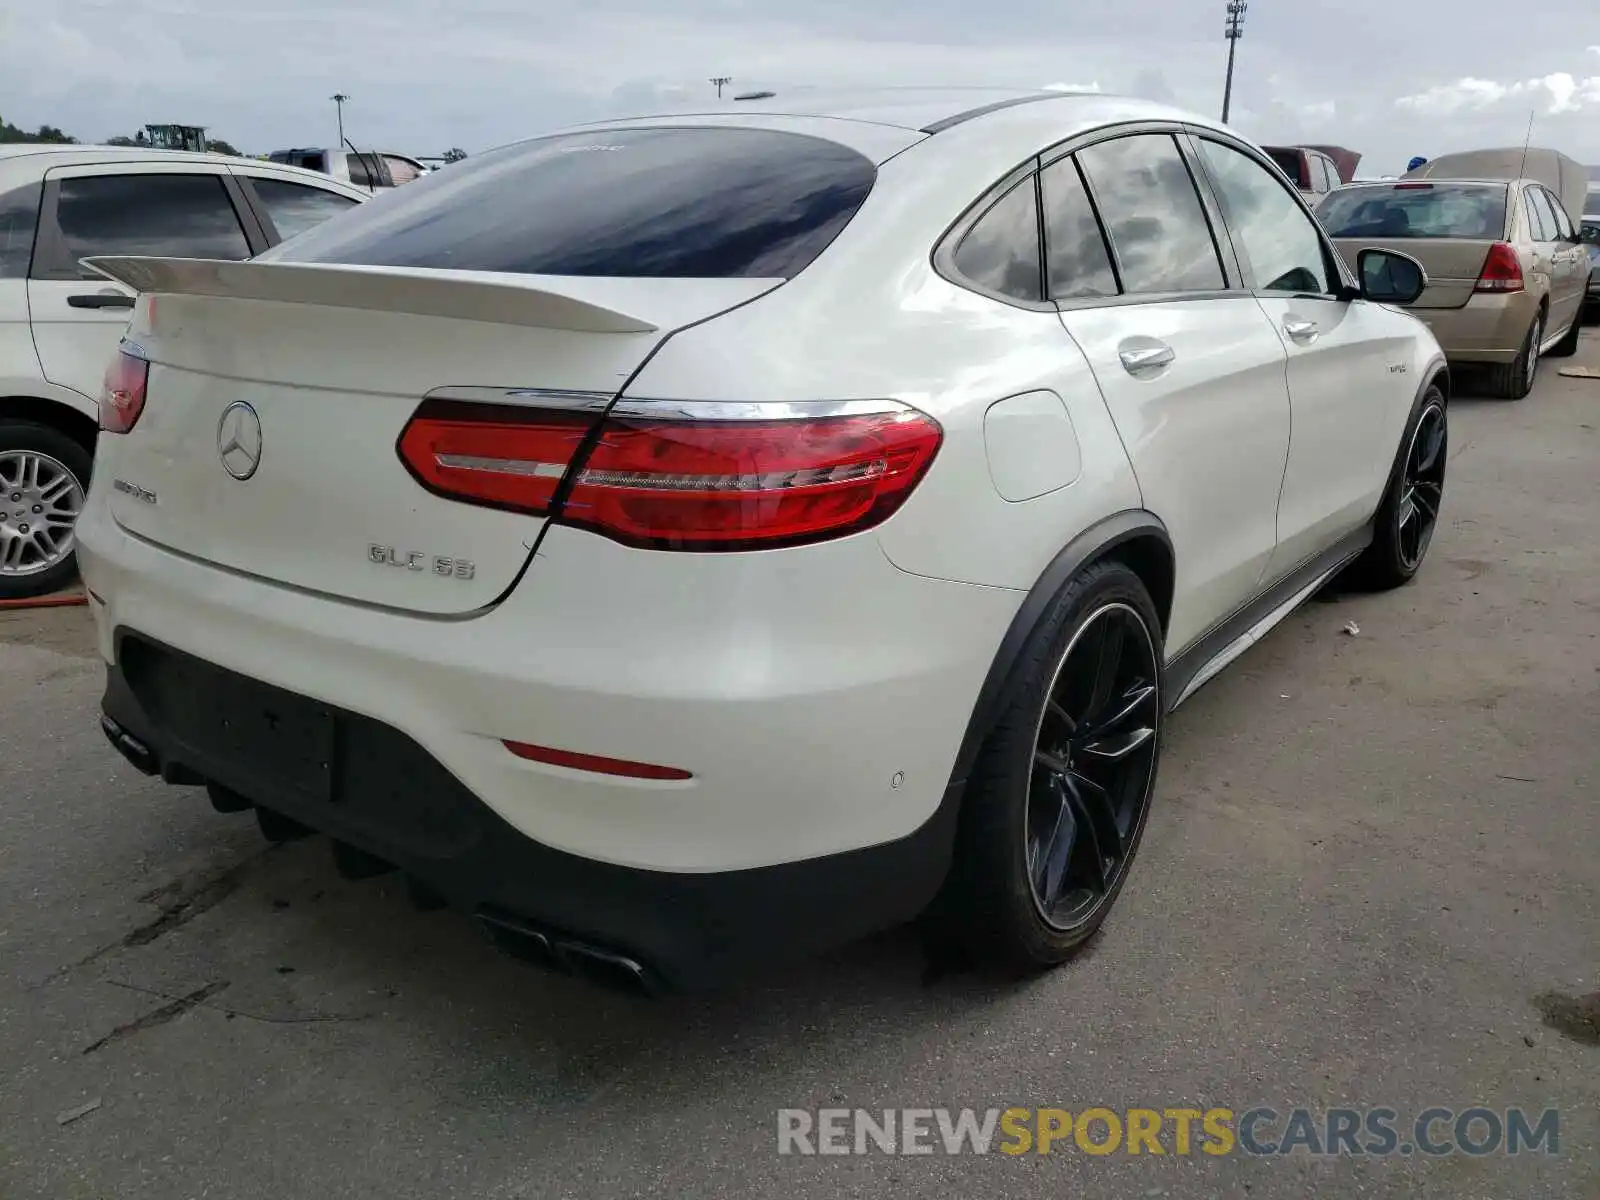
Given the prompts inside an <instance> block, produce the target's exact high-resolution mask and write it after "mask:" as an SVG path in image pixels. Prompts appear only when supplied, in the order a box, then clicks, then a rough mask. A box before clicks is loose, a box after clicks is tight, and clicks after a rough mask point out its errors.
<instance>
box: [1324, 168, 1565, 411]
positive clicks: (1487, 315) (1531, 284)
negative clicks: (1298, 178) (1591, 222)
mask: <svg viewBox="0 0 1600 1200" xmlns="http://www.w3.org/2000/svg"><path fill="white" fill-rule="evenodd" d="M1490 153H1498V152H1490ZM1451 157H1452V158H1461V159H1469V160H1470V159H1475V158H1480V156H1478V155H1460V156H1451ZM1558 157H1561V158H1564V157H1565V156H1558ZM1438 162H1439V160H1435V163H1438ZM1435 163H1430V164H1428V166H1429V167H1434V166H1435ZM1441 165H1443V164H1441ZM1464 165H1474V164H1471V163H1468V164H1464ZM1476 165H1479V166H1488V167H1491V168H1492V167H1493V165H1494V163H1493V162H1492V161H1491V162H1479V163H1478V164H1476ZM1514 165H1522V160H1520V159H1519V160H1518V163H1517V164H1514ZM1424 170H1426V168H1424ZM1451 174H1452V175H1453V174H1454V172H1453V171H1452V172H1451ZM1485 176H1487V177H1485ZM1563 182H1564V180H1562V179H1561V178H1560V177H1559V176H1558V177H1557V186H1558V187H1559V186H1560V185H1561V184H1562V183H1563ZM1563 190H1566V189H1563ZM1580 196H1581V193H1580ZM1581 203H1582V201H1581V198H1580V200H1579V204H1580V207H1581ZM1569 211H1570V210H1569V208H1568V206H1567V205H1566V204H1565V203H1564V202H1563V200H1562V198H1561V196H1560V195H1559V194H1558V192H1557V191H1556V190H1553V189H1552V187H1550V186H1548V185H1547V183H1546V182H1544V181H1541V180H1540V179H1534V178H1517V179H1510V180H1507V179H1495V178H1494V177H1493V175H1492V173H1491V172H1490V171H1485V172H1484V173H1483V174H1482V175H1479V176H1478V177H1477V178H1451V177H1444V178H1440V177H1439V175H1438V174H1437V173H1436V174H1433V175H1429V176H1426V177H1421V178H1418V177H1407V178H1404V179H1400V180H1386V181H1384V182H1381V183H1360V184H1353V185H1351V186H1348V187H1343V188H1340V189H1339V190H1337V191H1335V192H1330V193H1329V194H1328V195H1327V196H1326V197H1324V199H1323V201H1322V203H1321V204H1320V205H1319V206H1318V208H1317V217H1318V219H1319V220H1321V222H1322V224H1323V227H1324V228H1325V229H1326V230H1327V231H1328V234H1329V236H1330V237H1331V238H1333V241H1334V245H1336V246H1337V247H1338V248H1339V252H1340V253H1341V254H1342V255H1343V256H1344V258H1345V260H1346V261H1347V262H1349V263H1350V265H1351V267H1352V269H1353V268H1354V267H1355V264H1356V259H1357V255H1359V253H1360V252H1361V251H1362V250H1364V249H1366V248H1367V247H1369V246H1372V247H1379V248H1382V249H1392V250H1399V251H1401V252H1402V253H1405V254H1409V255H1411V256H1412V257H1414V258H1416V259H1417V260H1418V261H1419V262H1421V263H1422V265H1423V268H1424V269H1425V270H1426V271H1427V273H1428V287H1427V289H1426V290H1425V291H1424V292H1423V293H1422V295H1421V296H1419V297H1418V298H1417V300H1416V301H1415V302H1414V303H1413V304H1411V305H1410V306H1409V308H1410V311H1411V312H1412V314H1413V315H1414V316H1417V317H1419V318H1421V319H1422V320H1423V321H1425V322H1426V323H1427V324H1428V326H1429V327H1430V328H1431V329H1432V330H1433V333H1434V336H1435V337H1436V338H1438V340H1439V344H1440V346H1441V347H1442V348H1443V349H1444V352H1445V355H1446V357H1447V358H1448V359H1449V360H1450V362H1451V363H1452V364H1461V365H1466V364H1477V365H1483V366H1486V367H1487V368H1488V375H1489V386H1490V389H1491V390H1492V391H1493V393H1494V394H1495V395H1497V396H1502V397H1505V398H1506V399H1509V400H1520V399H1521V398H1522V397H1524V396H1526V395H1527V394H1528V392H1529V391H1530V390H1531V389H1532V387H1533V380H1534V375H1535V372H1536V371H1537V369H1538V365H1539V358H1540V356H1541V355H1542V354H1546V353H1548V354H1550V355H1552V356H1561V355H1568V354H1571V353H1573V352H1574V351H1575V350H1576V349H1577V345H1578V333H1579V326H1580V325H1581V323H1582V309H1583V299H1584V291H1585V288H1586V286H1587V284H1588V279H1589V257H1588V252H1587V250H1586V249H1585V247H1584V246H1583V244H1582V242H1581V239H1580V237H1579V234H1578V230H1577V222H1576V221H1575V220H1574V219H1573V218H1572V217H1571V216H1570V215H1569Z"/></svg>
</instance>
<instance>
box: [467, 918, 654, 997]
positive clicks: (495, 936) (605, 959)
mask: <svg viewBox="0 0 1600 1200" xmlns="http://www.w3.org/2000/svg"><path fill="white" fill-rule="evenodd" d="M477 922H478V927H479V928H480V929H482V930H483V931H484V933H486V934H487V935H488V938H489V941H490V942H492V943H493V944H494V945H495V946H496V947H498V948H499V949H501V950H503V951H505V952H506V953H507V954H509V955H511V956H512V957H513V958H517V959H520V960H522V961H523V962H528V963H532V964H533V965H535V966H538V967H543V968H544V969H546V970H550V971H555V972H557V973H559V974H562V975H569V976H572V977H574V978H577V979H582V980H584V981H585V982H586V983H591V984H594V985H595V986H597V987H602V988H605V989H607V990H609V991H615V992H624V993H626V994H628V995H631V996H645V997H655V996H659V995H660V994H661V993H662V992H663V991H664V989H663V988H662V987H661V985H660V982H659V981H658V980H657V978H656V976H655V974H654V973H653V972H652V971H650V970H649V969H648V968H646V967H645V966H644V964H643V963H641V962H639V961H638V960H637V959H635V958H633V957H631V956H629V955H627V954H623V953H621V952H619V951H616V950H608V949H606V948H605V947H604V946H597V945H595V944H594V943H592V942H584V941H579V940H577V939H575V938H571V937H567V936H566V935H564V934H558V933H553V932H549V931H546V930H543V929H539V928H536V927H535V926H533V925H532V924H530V923H528V922H527V921H524V920H523V919H521V918H520V917H515V916H512V915H511V914H509V913H504V912H499V911H495V910H480V911H479V912H478V913H477Z"/></svg>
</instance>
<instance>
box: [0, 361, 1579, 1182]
mask: <svg viewBox="0 0 1600 1200" xmlns="http://www.w3.org/2000/svg"><path fill="white" fill-rule="evenodd" d="M1597 333H1600V331H1594V330H1591V331H1590V333H1589V334H1588V336H1587V337H1586V339H1585V343H1584V349H1583V351H1582V353H1581V354H1580V357H1579V358H1578V359H1576V360H1571V361H1573V362H1577V363H1587V364H1588V365H1590V366H1594V367H1600V336H1596V335H1597ZM1562 365H1563V364H1562V363H1558V362H1555V361H1551V362H1547V363H1546V364H1545V365H1544V367H1543V368H1542V374H1541V378H1540V381H1539V384H1538V388H1537V390H1536V392H1535V393H1534V394H1533V395H1532V396H1531V397H1529V398H1528V399H1527V400H1525V401H1522V402H1520V403H1505V402H1500V401H1490V400H1477V399H1471V398H1464V399H1462V400H1461V401H1460V402H1458V403H1457V404H1456V405H1455V407H1454V410H1453V413H1452V446H1451V460H1452V461H1451V465H1450V476H1449V480H1448V483H1447V488H1446V500H1445V525H1444V527H1442V528H1441V530H1440V532H1439V535H1438V537H1437V538H1436V540H1435V542H1434V546H1433V549H1432V552H1431V554H1430V557H1429V559H1428V562H1427V564H1426V565H1425V567H1424V569H1423V572H1422V575H1421V576H1420V578H1419V579H1418V580H1417V581H1416V582H1415V583H1414V584H1413V585H1412V586H1411V587H1409V588H1407V589H1405V590H1403V591H1402V592H1399V593H1396V594H1391V595H1388V596H1379V597H1349V598H1339V599H1334V600H1332V601H1324V602H1318V603H1314V604H1311V605H1309V606H1307V607H1306V608H1305V609H1303V610H1302V611H1301V612H1300V613H1298V614H1297V615H1296V616H1295V617H1293V618H1291V619H1290V620H1289V621H1288V622H1286V623H1285V624H1284V625H1283V626H1281V627H1280V628H1279V629H1278V630H1277V631H1276V632H1275V633H1274V634H1273V635H1272V636H1271V637H1270V638H1268V639H1267V640H1266V642H1265V643H1263V644H1262V645H1261V646H1259V647H1257V648H1255V649H1253V650H1252V651H1251V652H1250V653H1249V654H1248V655H1247V656H1246V657H1245V658H1244V659H1243V660H1241V661H1240V662H1239V663H1238V664H1236V665H1235V666H1234V667H1233V668H1232V669H1231V670H1229V671H1228V672H1227V673H1225V674H1224V675H1223V676H1222V677H1221V678H1220V679H1219V680H1217V681H1216V682H1215V683H1213V684H1211V685H1210V686H1208V687H1207V688H1206V689H1205V690H1204V691H1203V692H1201V693H1200V694H1199V695H1198V696H1197V697H1196V698H1195V699H1194V700H1193V701H1191V702H1190V704H1188V705H1186V706H1185V707H1184V709H1183V710H1182V711H1181V712H1180V713H1179V714H1178V716H1177V717H1176V719H1175V720H1174V722H1173V725H1172V730H1171V735H1170V739H1169V742H1168V751H1167V758H1166V762H1165V765H1164V767H1163V774H1162V781H1161V785H1160V795H1159V800H1158V805H1157V809H1156V811H1155V814H1154V816H1153V817H1152V819H1151V827H1150V831H1149V834H1148V836H1147V838H1146V840H1145V844H1144V850H1143V853H1142V855H1141V857H1140V860H1139V863H1138V865H1137V867H1136V868H1135V874H1134V877H1133V879H1132V881H1131V883H1130V885H1129V888H1128V890H1127V891H1126V892H1125V893H1124V898H1123V900H1122V902H1121V905H1120V907H1119V909H1118V911H1117V913H1116V914H1115V915H1114V916H1113V918H1112V920H1111V922H1110V924H1109V926H1108V929H1107V933H1106V936H1105V937H1104V938H1103V939H1102V940H1101V941H1100V943H1099V944H1098V946H1097V947H1096V948H1095V949H1094V950H1093V951H1092V952H1091V953H1089V954H1088V955H1087V956H1085V957H1084V958H1082V959H1080V960H1079V961H1078V962H1077V963H1075V964H1074V965H1073V966H1071V967H1069V968H1067V969H1064V970H1062V971H1059V972H1057V973H1055V974H1054V975H1052V976H1050V977H1048V978H1045V979H1041V980H1039V981H1036V982H1034V983H1031V984H1029V985H1027V986H1023V987H1006V986H1002V985H1001V984H999V983H997V982H996V981H993V980H990V979H986V978H982V977H976V976H969V975H962V974H954V975H943V976H939V975H930V974H929V973H928V972H926V971H925V969H924V963H923V961H922V958H921V956H920V953H919V950H918V946H917V944H916V942H915V940H914V939H913V938H912V937H911V936H909V935H908V934H905V933H897V934H892V935H889V936H885V937H883V938H879V939H876V940H874V941H873V942H871V943H868V944H863V945H858V946H853V947H850V948H847V949H845V950H843V951H841V952H839V953H837V954H834V955H831V956H829V957H827V958H825V959H821V960H818V961H814V962H811V963H807V964H804V965H802V966H799V967H796V968H794V969H792V970H789V971H787V972H784V973H782V974H779V975H775V976H768V977H764V978H761V979H759V980H756V981H754V982H752V983H751V984H750V985H749V986H747V987H743V988H741V989H739V990H738V991H737V992H735V993H731V994H726V995H721V996H716V997H712V998H706V999H696V1000H682V999H678V1000H668V1001H663V1002H657V1003H649V1002H644V1001H636V1000H631V999H627V998H624V997H617V996H611V995H608V994H603V993H597V992H594V991H592V990H589V989H587V988H585V987H583V986H581V985H578V984H575V983H571V982H569V981H566V980H562V979H556V978H550V977H546V976H544V975H541V974H538V973H535V972H533V971H532V970H530V969H528V968H524V967H522V966H520V965H518V964H516V963H514V962H512V961H510V960H507V959H503V958H501V957H499V956H497V955H496V954H495V953H493V952H492V951H491V950H490V949H489V948H487V946H485V945H484V944H483V943H481V942H480V941H479V940H478V938H477V937H476V935H474V934H473V933H472V931H471V930H470V928H469V927H468V926H467V925H466V923H465V922H464V921H462V920H461V919H460V918H459V917H456V916H454V915H451V914H430V915H422V914H418V913H415V912H413V911H412V910H411V908H410V907H409V905H408V904H407V902H406V899H405V896H404V893H403V889H402V887H401V886H400V884H399V883H398V882H397V881H396V880H395V878H394V877H392V876H391V877H388V878H385V879H379V880H374V881H368V882H364V883H347V882H344V881H342V880H341V879H339V878H338V876H337V875H336V874H335V873H334V871H333V868H332V865H331V863H330V861H329V855H328V848H327V845H326V843H325V842H321V841H311V842H306V843H300V844H296V845H293V846H288V847H284V848H280V849H274V850H270V851H269V850H267V849H266V848H265V843H263V842H262V841H261V840H260V839H259V837H258V835H257V833H256V831H255V827H254V823H253V821H252V820H251V819H250V818H249V817H248V816H244V817H222V816H218V815H216V814H214V813H212V812H211V810H210V808H209V806H208V805H207V804H206V802H205V799H204V796H203V794H202V793H200V792H199V791H197V790H193V789H175V788H167V787H163V786H161V785H160V784H157V783H152V782H150V781H148V780H146V779H144V778H143V777H141V776H139V775H138V774H137V773H136V772H134V771H133V770H132V769H131V768H130V767H127V766H126V765H124V764H123V763H122V761H121V760H120V759H119V758H118V757H117V756H116V755H115V754H114V753H113V752H112V751H111V749H110V748H109V747H108V746H107V745H106V744H105V742H104V740H103V739H102V737H101V735H100V733H99V730H98V729H97V727H96V723H95V712H96V703H97V700H98V697H99V692H100V686H101V671H100V668H99V665H98V663H97V661H96V660H95V658H94V651H93V648H92V643H91V636H90V631H89V629H88V618H87V616H86V615H85V611H84V610H83V609H61V610H53V611H45V612H39V613H19V614H0V680H3V689H0V831H3V837H0V963H3V964H4V969H3V972H0V1072H3V1078H4V1080H5V1084H4V1087H3V1089H0V1196H4V1197H5V1198H6V1200H28V1198H32V1197H48V1198H50V1200H63V1198H69V1197H71V1198H76V1197H118V1198H122V1197H133V1196H152V1197H162V1198H163V1200H178V1198H186V1197H201V1196H214V1197H228V1198H230V1200H253V1198H255V1197H261V1198H269V1197H270V1198H272V1200H286V1198H291V1197H315V1198H317V1200H333V1198H335V1197H375V1196H381V1197H384V1198H385V1200H403V1198H409V1197H437V1196H452V1197H467V1196H471V1197H475V1198H484V1200H488V1198H495V1200H499V1198H510V1197H535V1196H539V1197H542V1196H574V1197H576V1196H633V1195H657V1194H659V1195H663V1196H675V1197H676V1196H718V1197H722V1196H726V1197H766V1196H774V1197H779V1196H781V1197H783V1198H784V1200H798V1198H799V1197H803V1196H813V1195H814V1196H828V1197H833V1196H846V1195H863V1196H878V1195H895V1196H921V1195H927V1196H941V1197H943V1196H972V1197H977V1196H994V1197H1018V1196H1031V1195H1039V1196H1051V1197H1065V1196H1087V1197H1102V1196H1103V1197H1131V1196H1163V1195H1164V1196H1173V1197H1187V1196H1217V1197H1224V1196H1226V1197H1238V1196H1245V1195H1248V1196H1249V1197H1251V1198H1252V1200H1263V1198H1272V1197H1284V1198H1286V1200H1290V1198H1292V1200H1304V1197H1306V1196H1308V1195H1312V1194H1315V1195H1317V1196H1319V1197H1344V1196H1392V1197H1397V1198H1399V1197H1405V1198H1407V1200H1410V1198H1414V1197H1423V1196H1438V1197H1449V1198H1450V1200H1468V1198H1469V1197H1478V1196H1482V1197H1505V1196H1515V1197H1518V1198H1519V1200H1533V1198H1535V1197H1594V1196H1597V1195H1600V1116H1597V1114H1600V1037H1597V1034H1596V1028H1595V1021H1596V1020H1600V1013H1597V1011H1596V1007H1595V1006H1596V1004H1597V1002H1600V820H1597V819H1596V809H1597V805H1600V749H1597V747H1600V536H1597V533H1596V531H1597V530H1600V434H1597V432H1596V429H1597V427H1600V379H1572V378H1563V377H1561V376H1559V375H1558V374H1557V370H1558V368H1559V367H1560V366H1562ZM1349 621H1354V622H1355V623H1356V625H1357V626H1359V630H1360V632H1359V634H1357V635H1354V636H1352V635H1351V634H1349V633H1347V632H1345V631H1344V629H1343V627H1344V626H1345V624H1346V622H1349ZM1263 1104H1264V1105H1270V1106H1272V1107H1274V1108H1276V1109H1278V1110H1279V1111H1280V1112H1287V1111H1288V1110H1289V1109H1292V1108H1295V1107H1297V1106H1305V1107H1310V1108H1313V1109H1320V1108H1324V1107H1331V1106H1348V1107H1357V1108H1364V1107H1369V1106H1387V1107H1391V1108H1394V1109H1396V1110H1398V1111H1399V1113H1400V1114H1401V1116H1402V1121H1404V1120H1408V1119H1409V1118H1410V1117H1412V1116H1414V1115H1415V1114H1417V1113H1418V1112H1420V1111H1421V1110H1423V1109H1425V1108H1427V1107H1429V1106H1432V1105H1439V1106H1442V1107H1448V1108H1452V1109H1455V1110H1457V1111H1459V1110H1461V1109H1464V1108H1467V1107H1470V1106H1472V1105H1475V1104H1484V1105H1487V1106H1489V1107H1494V1108H1500V1109H1504V1108H1505V1107H1507V1106H1512V1105H1521V1106H1525V1107H1527V1108H1529V1109H1532V1110H1534V1111H1535V1112H1537V1111H1538V1110H1542V1109H1544V1108H1547V1107H1556V1108H1559V1109H1560V1110H1561V1145H1560V1154H1559V1155H1558V1156H1554V1157H1551V1156H1546V1155H1544V1154H1537V1155H1533V1156H1523V1157H1515V1158H1513V1157H1507V1156H1505V1155H1503V1154H1493V1155H1488V1156H1485V1157H1471V1156H1467V1155H1462V1154H1456V1155H1452V1156H1449V1157H1447V1158H1442V1159H1428V1158H1424V1157H1420V1156H1415V1155H1413V1156H1394V1157H1388V1158H1372V1157H1366V1158H1359V1159H1353V1158H1343V1159H1338V1160H1318V1159H1314V1158H1310V1157H1306V1156H1303V1155H1299V1154H1296V1155H1291V1156H1287V1157H1276V1158H1262V1157H1253V1156H1249V1155H1245V1154H1240V1153H1236V1154H1233V1155H1229V1156H1223V1157H1211V1156H1207V1155H1203V1154H1198V1153H1195V1154H1191V1155H1187V1156H1183V1155H1176V1154H1169V1155H1166V1156H1163V1157H1153V1156H1150V1155H1143V1156H1129V1155H1127V1154H1125V1153H1118V1154H1112V1155H1108V1156H1104V1157H1093V1156H1090V1155H1086V1154H1084V1153H1082V1152H1081V1151H1079V1150H1077V1149H1075V1148H1072V1147H1070V1146H1063V1147H1060V1148H1058V1151H1057V1153H1054V1154H1051V1155H1050V1156H1048V1157H1043V1156H1038V1155H1032V1154H1029V1155H1024V1156H1020V1157H1008V1156H1005V1155H1001V1154H990V1155H986V1156H974V1155H965V1156H958V1157H951V1156H946V1155H942V1154H940V1155H934V1156H930V1157H923V1158H911V1157H904V1156H889V1155H885V1154H881V1153H873V1154H871V1155H868V1156H862V1157H842V1158H805V1157H793V1156H780V1155H779V1154H778V1153H777V1139H776V1125H777V1121H776V1110H778V1109H779V1108H810V1107H820V1106H830V1105H839V1106H848V1107H855V1106H860V1107H866V1108H874V1109H881V1108H884V1107H895V1106H920V1107H940V1106H949V1107H962V1106H972V1107H976V1108H987V1107H990V1106H1000V1107H1005V1106H1010V1105H1018V1106H1035V1107H1038V1106H1046V1105H1059V1106H1061V1107H1063V1108H1066V1109H1069V1110H1071V1111H1073V1112H1079V1111H1081V1110H1083V1109H1085V1108H1087V1107H1090V1106H1094V1105H1103V1106H1107V1107H1110V1108H1113V1109H1116V1108H1126V1107H1129V1106H1147V1107H1151V1108H1156V1109H1162V1108H1171V1107H1183V1106H1192V1107H1194V1108H1200V1109H1204V1108H1207V1107H1212V1106H1221V1107H1227V1108H1230V1109H1233V1110H1235V1111H1236V1112H1242V1111H1243V1110H1245V1109H1248V1108H1250V1107H1253V1106H1256V1105H1263ZM93 1105H97V1106H96V1107H92V1108H91V1107H90V1106H93ZM86 1109H87V1110H88V1111H84V1110H86ZM80 1114H81V1115H80ZM1169 1144H1170V1143H1169Z"/></svg>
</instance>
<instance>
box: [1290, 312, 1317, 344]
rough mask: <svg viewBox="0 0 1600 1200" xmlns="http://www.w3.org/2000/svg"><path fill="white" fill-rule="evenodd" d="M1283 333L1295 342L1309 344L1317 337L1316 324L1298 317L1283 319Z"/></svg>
mask: <svg viewBox="0 0 1600 1200" xmlns="http://www.w3.org/2000/svg"><path fill="white" fill-rule="evenodd" d="M1283 331H1284V332H1285V333H1287V334H1288V335H1289V336H1290V337H1292V338H1293V339H1294V340H1295V341H1297V342H1309V341H1312V340H1313V339H1314V338H1315V337H1316V336H1317V332H1318V331H1317V323H1316V322H1315V321H1307V320H1304V319H1302V318H1300V317H1285V318H1284V319H1283Z"/></svg>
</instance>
